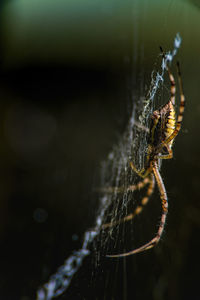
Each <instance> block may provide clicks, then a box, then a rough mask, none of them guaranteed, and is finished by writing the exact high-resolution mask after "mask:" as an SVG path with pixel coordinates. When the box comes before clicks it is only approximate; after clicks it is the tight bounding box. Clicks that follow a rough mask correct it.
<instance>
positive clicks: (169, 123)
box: [104, 54, 185, 257]
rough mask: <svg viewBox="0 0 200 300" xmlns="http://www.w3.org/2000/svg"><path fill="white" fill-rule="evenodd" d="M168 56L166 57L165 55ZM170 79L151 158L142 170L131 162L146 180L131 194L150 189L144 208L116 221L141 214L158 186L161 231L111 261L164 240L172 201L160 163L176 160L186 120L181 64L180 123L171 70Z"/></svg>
mask: <svg viewBox="0 0 200 300" xmlns="http://www.w3.org/2000/svg"><path fill="white" fill-rule="evenodd" d="M163 56H164V54H163ZM166 67H167V70H168V75H169V80H170V83H171V89H170V90H171V97H170V99H169V101H168V102H167V103H166V104H165V105H163V106H162V107H161V108H159V109H158V110H155V111H154V112H153V114H152V116H151V125H150V130H149V138H148V148H147V155H146V160H145V167H144V168H143V169H142V170H137V168H136V167H135V166H134V164H133V162H132V161H131V162H130V166H131V168H132V170H133V171H134V172H135V173H137V174H138V176H140V177H142V178H143V180H142V181H141V182H139V183H137V184H136V185H134V186H131V187H129V189H130V190H132V191H134V190H137V189H141V188H143V187H144V186H146V185H147V184H149V187H148V189H147V192H146V195H145V197H143V199H142V200H141V204H140V205H138V206H137V207H136V209H135V211H134V212H132V213H131V214H129V215H128V216H126V217H125V218H124V219H122V220H119V221H116V222H115V223H114V225H115V224H117V223H120V222H122V221H129V220H131V219H133V218H134V217H135V215H137V214H139V213H141V211H142V209H143V207H144V206H145V205H146V204H147V202H148V200H149V198H150V196H151V194H152V193H153V190H154V186H155V182H156V183H157V185H158V189H159V192H160V199H161V203H162V216H161V220H160V224H159V228H158V231H157V233H156V235H155V237H154V238H153V239H152V240H150V241H149V242H148V243H146V244H144V245H143V246H141V247H139V248H137V249H135V250H132V251H130V252H126V253H122V254H116V255H108V256H109V257H120V256H128V255H131V254H135V253H138V252H142V251H144V250H148V249H150V248H152V247H154V246H155V245H156V244H157V243H158V242H159V240H160V237H161V235H162V233H163V230H164V226H165V222H166V216H167V212H168V199H167V193H166V189H165V186H164V183H163V180H162V177H161V175H160V172H159V165H160V164H159V160H160V159H170V158H172V157H173V152H172V145H173V142H174V139H175V137H176V136H177V134H178V132H179V131H180V128H181V122H182V119H183V112H184V107H185V97H184V94H183V88H182V82H181V74H180V68H179V64H178V63H177V71H178V81H179V90H180V106H179V114H178V117H177V119H176V113H175V107H174V106H175V94H176V85H175V80H174V76H173V74H172V73H171V71H170V69H169V67H168V66H166ZM111 226H113V223H108V224H105V225H104V227H105V228H107V227H111Z"/></svg>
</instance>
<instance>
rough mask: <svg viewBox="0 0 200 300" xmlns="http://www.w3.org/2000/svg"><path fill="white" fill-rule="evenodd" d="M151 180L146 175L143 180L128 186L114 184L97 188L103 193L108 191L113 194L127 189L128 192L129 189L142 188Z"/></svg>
mask: <svg viewBox="0 0 200 300" xmlns="http://www.w3.org/2000/svg"><path fill="white" fill-rule="evenodd" d="M149 182H150V181H149V178H148V177H146V178H144V179H143V180H142V181H139V182H138V183H137V184H132V185H130V186H129V187H128V188H126V189H125V188H124V187H123V186H120V187H112V186H109V187H104V188H99V189H97V191H98V192H102V193H107V194H113V193H124V192H125V190H126V191H127V192H128V191H132V192H134V191H136V190H140V189H142V188H143V187H144V186H145V185H146V184H148V183H149Z"/></svg>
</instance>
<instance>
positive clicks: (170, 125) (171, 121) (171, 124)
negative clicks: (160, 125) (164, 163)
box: [165, 105, 176, 146]
mask: <svg viewBox="0 0 200 300" xmlns="http://www.w3.org/2000/svg"><path fill="white" fill-rule="evenodd" d="M175 127H176V113H175V110H174V107H173V105H172V106H171V107H170V110H169V114H168V116H167V118H166V124H165V138H168V137H169V136H170V135H171V134H172V133H173V132H174V130H175ZM172 143H173V140H172V141H171V142H170V146H171V145H172Z"/></svg>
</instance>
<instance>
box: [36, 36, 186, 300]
mask: <svg viewBox="0 0 200 300" xmlns="http://www.w3.org/2000/svg"><path fill="white" fill-rule="evenodd" d="M180 45H181V37H180V35H179V34H178V33H177V35H176V37H175V39H174V47H173V50H172V51H169V52H167V53H165V58H162V62H161V66H160V71H153V72H152V74H151V84H150V88H149V90H148V93H147V97H146V98H145V99H141V98H140V99H139V100H138V102H135V104H134V105H133V108H132V112H131V114H130V119H129V122H128V126H127V129H126V130H125V133H124V134H123V136H122V138H121V140H120V141H119V144H118V145H117V146H114V148H113V151H112V152H111V153H109V155H108V158H107V160H106V161H105V162H103V163H102V176H101V178H102V180H101V181H102V182H101V186H102V189H101V190H100V192H99V195H100V200H99V203H100V204H99V209H98V213H97V217H96V221H95V226H94V229H93V230H88V231H86V232H85V234H84V238H83V244H82V247H81V249H79V250H78V251H74V252H73V253H72V255H71V256H70V257H68V258H67V259H66V261H65V262H64V264H63V265H62V266H61V267H60V268H59V269H58V270H57V272H56V273H55V274H53V275H52V276H51V277H50V279H49V281H48V282H47V283H45V284H44V285H43V286H42V287H40V288H39V289H38V291H37V300H50V299H53V298H55V297H57V296H59V295H62V294H63V292H64V291H65V290H67V288H69V286H70V284H71V281H72V279H73V276H74V275H75V274H76V273H77V272H78V270H79V268H80V267H81V265H82V263H83V261H84V259H85V258H86V257H87V256H89V255H90V254H91V252H92V251H96V253H99V252H102V253H103V254H107V253H108V252H110V249H111V242H110V241H112V248H113V249H118V243H119V241H120V239H119V238H118V237H119V234H120V230H121V229H120V228H121V227H120V224H117V225H116V226H112V227H109V228H107V229H105V230H102V225H103V224H105V223H108V222H111V223H113V222H114V223H115V222H116V221H117V220H119V219H121V218H123V217H124V216H125V215H127V214H128V206H129V204H130V203H132V202H134V199H133V196H134V195H133V193H131V192H128V191H127V188H128V186H130V185H132V184H134V182H135V177H136V176H135V174H133V172H131V170H130V167H129V162H130V160H131V161H133V162H134V164H135V163H136V166H137V168H141V167H142V166H143V165H144V158H145V150H146V148H147V137H148V130H147V128H148V126H149V118H150V116H151V113H152V111H153V106H154V99H155V95H156V93H157V91H158V89H159V87H160V85H161V84H162V83H163V81H164V73H165V71H166V64H167V63H171V62H172V60H173V58H174V56H175V55H176V53H177V51H178V48H179V47H180ZM136 116H137V119H136ZM111 187H113V189H112V191H111V192H109V189H110V188H111ZM119 189H121V190H122V191H123V192H120V193H119ZM111 254H113V253H111Z"/></svg>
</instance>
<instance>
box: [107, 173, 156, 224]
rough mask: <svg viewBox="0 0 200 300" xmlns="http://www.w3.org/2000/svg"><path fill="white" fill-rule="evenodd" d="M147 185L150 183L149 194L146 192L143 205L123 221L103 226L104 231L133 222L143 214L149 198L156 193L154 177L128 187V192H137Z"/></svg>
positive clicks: (142, 201)
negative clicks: (137, 216)
mask: <svg viewBox="0 0 200 300" xmlns="http://www.w3.org/2000/svg"><path fill="white" fill-rule="evenodd" d="M147 183H149V187H148V189H147V192H146V195H145V197H143V198H142V200H141V204H140V205H138V206H137V207H136V209H135V210H134V211H133V212H132V213H130V214H129V215H128V216H125V217H124V218H123V219H120V220H117V221H114V222H110V223H106V224H103V225H102V228H103V229H106V228H110V227H113V226H115V225H118V224H120V223H123V222H127V221H130V220H132V219H133V218H134V217H135V216H136V215H139V214H140V213H141V212H142V210H143V208H144V207H145V205H146V204H147V203H148V201H149V198H150V196H151V195H152V193H153V191H154V187H155V180H154V176H153V175H151V177H150V178H149V177H146V178H145V179H144V180H143V181H140V182H138V183H137V184H135V185H132V186H129V187H128V190H130V191H135V190H137V189H141V188H143V187H144V186H145V185H146V184H147Z"/></svg>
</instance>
